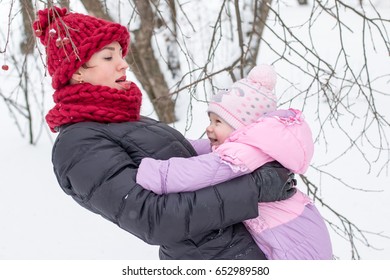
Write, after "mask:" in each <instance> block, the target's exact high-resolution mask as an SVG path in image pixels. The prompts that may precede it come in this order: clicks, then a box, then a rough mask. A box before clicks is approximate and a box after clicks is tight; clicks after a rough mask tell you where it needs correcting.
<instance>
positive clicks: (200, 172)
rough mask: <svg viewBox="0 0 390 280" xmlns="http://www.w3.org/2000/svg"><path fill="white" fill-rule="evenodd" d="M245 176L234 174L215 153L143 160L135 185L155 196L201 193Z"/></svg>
mask: <svg viewBox="0 0 390 280" xmlns="http://www.w3.org/2000/svg"><path fill="white" fill-rule="evenodd" d="M244 174H246V173H244V172H242V171H237V172H234V171H233V170H232V168H231V167H230V166H229V165H227V164H226V163H223V162H222V161H221V159H220V157H219V156H218V155H217V154H215V153H208V154H204V155H200V156H196V157H191V158H178V157H173V158H170V159H168V160H156V159H152V158H144V159H142V161H141V164H140V166H139V168H138V173H137V178H136V180H137V183H138V184H140V185H141V186H142V187H144V188H145V189H148V190H151V191H153V192H154V193H157V194H163V193H178V192H187V191H194V190H198V189H202V188H205V187H208V186H212V185H216V184H219V183H221V182H225V181H228V180H230V179H233V178H236V177H238V176H241V175H244Z"/></svg>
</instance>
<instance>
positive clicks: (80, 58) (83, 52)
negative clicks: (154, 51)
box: [33, 6, 130, 89]
mask: <svg viewBox="0 0 390 280" xmlns="http://www.w3.org/2000/svg"><path fill="white" fill-rule="evenodd" d="M33 28H34V32H35V35H36V36H37V37H38V38H39V39H40V41H41V43H42V44H43V45H44V46H45V49H46V60H47V69H48V71H49V74H50V76H52V86H53V88H54V89H60V88H62V87H63V86H65V85H67V84H68V82H69V80H70V79H71V77H72V75H73V74H74V73H75V72H76V71H77V69H79V68H80V66H82V65H83V64H84V63H86V62H87V61H88V60H89V59H90V58H91V56H92V55H93V54H94V53H96V52H97V51H99V50H101V49H102V48H103V47H104V46H106V45H108V44H110V43H112V42H114V41H117V42H118V43H119V44H120V45H121V47H122V55H123V56H125V55H126V54H127V51H128V46H129V43H130V34H129V31H128V30H127V28H126V27H125V26H123V25H120V24H118V23H114V22H109V21H106V20H103V19H100V18H97V17H94V16H89V15H84V14H78V13H69V12H68V10H67V9H66V8H59V7H55V6H53V7H49V8H46V9H43V10H40V11H38V14H37V19H36V20H35V21H34V23H33Z"/></svg>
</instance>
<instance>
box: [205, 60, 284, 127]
mask: <svg viewBox="0 0 390 280" xmlns="http://www.w3.org/2000/svg"><path fill="white" fill-rule="evenodd" d="M276 77H277V75H276V72H275V70H274V68H273V67H272V66H270V65H266V64H261V65H258V66H255V67H254V68H253V69H252V70H251V71H250V72H249V74H248V77H247V78H244V79H241V80H238V81H237V82H235V83H234V84H233V85H232V86H231V87H230V88H229V89H227V90H220V91H219V92H218V93H217V94H216V95H215V96H213V97H212V99H211V101H210V103H209V107H208V109H207V111H208V112H209V113H215V114H217V115H218V116H219V117H221V118H222V119H223V120H224V121H226V122H227V123H228V124H229V125H231V126H232V127H233V128H234V129H238V128H240V127H243V126H246V125H248V124H251V123H253V122H255V121H256V120H257V119H258V118H259V117H261V116H262V115H264V114H266V113H268V112H271V111H275V110H276V107H277V104H276V103H277V98H276V96H275V93H274V88H275V85H276Z"/></svg>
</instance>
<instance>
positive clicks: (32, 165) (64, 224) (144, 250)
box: [0, 0, 390, 260]
mask: <svg viewBox="0 0 390 280" xmlns="http://www.w3.org/2000/svg"><path fill="white" fill-rule="evenodd" d="M356 2H357V1H356ZM377 2H378V5H377V8H378V9H380V10H381V11H383V15H389V14H390V4H389V3H390V1H388V0H384V1H377ZM5 4H7V3H6V2H4V1H0V7H1V9H0V10H1V13H2V15H1V16H2V20H4V17H3V14H4V9H3V5H5ZM308 12H310V8H304V7H297V6H296V5H292V6H290V7H285V8H284V10H283V13H286V14H288V15H289V16H288V21H290V22H294V21H296V22H297V23H298V22H300V21H301V19H302V18H304V16H306V15H307V13H308ZM194 14H196V16H197V17H199V19H200V20H201V19H202V17H207V16H210V15H209V14H208V13H207V12H206V11H202V13H195V12H194ZM194 17H195V15H194ZM328 20H329V22H327V21H326V20H324V22H323V25H322V28H321V30H319V31H318V34H314V35H315V36H314V37H315V40H316V42H317V45H318V46H322V51H323V53H324V54H325V55H329V56H332V55H333V53H332V36H333V33H332V32H333V25H332V23H331V19H330V18H328ZM351 20H353V18H351ZM356 24H357V26H358V25H359V24H360V23H359V22H356ZM351 25H352V26H353V23H351ZM1 28H3V26H2V27H1ZM210 28H211V27H205V30H204V31H203V32H209V33H211V30H210ZM275 28H276V27H275ZM388 32H389V30H388ZM197 36H201V35H199V34H197ZM265 36H267V33H266V34H265ZM199 38H201V37H196V36H195V35H194V37H192V38H189V39H188V40H189V44H188V46H191V43H192V44H193V47H192V48H193V51H194V52H196V49H197V48H199V45H197V44H196V43H195V42H200V41H201V40H199ZM358 41H359V37H358V36H351V38H350V41H347V44H351V45H353V44H357V43H358ZM351 49H352V50H353V48H350V49H349V50H351ZM349 55H350V56H351V57H353V56H354V53H349ZM370 55H371V56H372V58H373V59H374V62H375V69H377V71H378V73H380V71H382V72H383V73H387V74H388V73H389V72H390V71H389V70H390V69H389V65H390V58H389V54H388V53H386V51H385V50H384V49H381V48H379V49H378V50H377V53H372V54H370ZM226 56H227V57H228V56H229V53H227V54H226ZM356 59H357V61H358V60H359V59H360V58H359V57H356ZM274 60H275V57H273V54H272V53H271V52H270V51H269V50H267V48H266V47H265V46H264V47H263V45H262V49H261V52H260V57H259V62H262V63H263V62H264V63H271V62H272V61H274ZM357 63H358V62H357ZM384 69H386V71H384ZM276 70H277V71H278V72H279V73H280V74H282V75H283V76H284V77H289V78H290V79H291V80H292V81H295V82H296V83H304V82H305V77H303V76H297V75H295V72H293V71H291V69H289V67H288V66H287V65H286V66H285V67H284V66H283V64H281V63H279V64H278V67H277V69H276ZM11 73H12V72H11V71H9V73H5V72H4V71H2V70H0V83H1V84H2V86H3V85H4V84H7V81H8V79H10V78H12V77H10V76H8V75H11ZM14 74H15V73H14ZM373 74H374V73H373ZM129 77H130V78H131V77H132V75H131V73H129ZM40 82H41V81H39V80H38V81H37V83H40ZM43 82H44V83H46V84H47V86H49V85H50V79H47V80H45V81H43ZM218 82H219V83H220V86H221V87H223V86H229V84H224V82H225V81H217V83H218ZM282 86H283V83H282V82H280V83H279V84H278V86H277V93H278V92H281V91H282V90H281V87H282ZM10 87H11V85H10ZM382 91H384V92H387V93H388V92H389V84H388V78H387V82H386V81H385V82H383V88H382ZM285 94H286V93H285ZM287 94H288V92H287ZM377 98H383V102H378V105H379V106H383V107H382V108H385V109H386V108H388V106H389V105H390V103H389V97H388V96H387V97H386V96H381V95H378V97H377ZM187 102H188V98H186V97H185V96H181V97H180V98H179V101H178V106H177V116H178V117H179V121H178V122H177V123H175V124H174V127H175V128H177V129H178V130H180V131H182V132H183V133H184V131H185V128H186V125H187V123H186V114H187V108H188V103H187ZM297 104H299V100H298V101H297ZM358 104H359V103H358ZM293 105H294V104H293ZM309 105H310V104H309ZM50 106H51V100H50V96H49V97H48V101H47V108H50ZM193 106H194V111H193V112H194V121H193V124H192V126H191V128H190V129H189V130H188V131H186V136H187V137H188V138H197V137H199V136H200V135H202V133H203V130H204V128H205V127H206V125H207V124H208V119H207V116H206V114H205V109H206V107H205V105H204V104H203V103H196V104H193ZM357 106H359V105H357ZM311 108H312V109H313V108H314V109H315V108H316V107H315V106H313V107H310V106H306V107H305V111H304V113H305V115H306V118H307V120H308V121H309V123H311V125H312V127H313V130H314V132H315V129H316V121H315V119H314V113H315V112H314V111H311ZM314 109H313V110H314ZM388 111H389V110H388ZM382 112H385V111H384V110H382ZM142 114H144V115H148V116H151V117H155V115H154V114H153V110H152V107H151V106H150V104H149V102H148V100H147V97H146V94H145V95H144V101H143V107H142ZM389 119H390V113H388V115H387V120H389ZM345 125H346V127H349V129H351V128H350V126H351V122H349V121H348V120H345ZM357 129H359V126H357ZM23 130H24V131H27V127H26V128H23ZM327 131H328V135H327V137H328V139H327V140H328V146H327V147H326V146H325V145H324V143H323V142H322V143H321V141H319V142H318V143H317V144H316V153H315V156H314V159H313V163H315V164H316V165H320V164H321V163H326V162H328V161H330V159H332V158H333V157H334V156H335V155H337V154H338V153H339V152H340V151H341V150H342V149H343V148H344V147H345V146H343V144H345V143H343V142H342V141H340V139H342V138H340V134H339V132H338V130H337V129H334V130H332V129H328V130H327ZM388 132H389V131H387V136H388V137H390V135H389V133H388ZM314 134H315V133H314ZM54 139H55V135H54V134H52V135H50V136H48V135H47V134H46V133H45V132H44V133H43V134H42V136H41V137H40V140H39V142H38V143H37V144H36V145H35V146H32V145H29V144H28V141H27V139H26V138H22V137H21V135H20V132H19V130H18V129H17V128H16V126H15V123H14V122H13V120H12V118H11V117H10V115H9V112H8V109H7V107H6V106H5V104H4V103H3V102H2V101H0V259H3V260H4V259H13V260H21V259H23V260H45V259H47V260H48V259H56V260H65V259H76V260H77V259H91V260H98V259H112V260H119V259H121V260H123V259H126V260H132V259H133V260H136V259H137V260H140V259H145V260H156V259H158V247H157V246H151V245H148V244H145V243H144V242H143V241H141V240H139V239H137V238H136V237H133V236H132V235H131V234H129V233H127V232H125V231H123V230H121V229H120V228H118V227H116V226H115V225H113V224H112V223H110V222H108V221H106V220H104V219H103V218H101V217H100V216H97V215H95V214H93V213H91V212H89V211H87V210H85V209H83V208H81V207H80V206H79V205H78V204H76V203H75V202H74V201H73V200H72V199H71V198H70V197H68V196H67V195H65V194H64V193H63V192H62V190H61V189H60V187H59V186H58V184H57V181H56V178H55V176H54V173H53V172H52V165H51V147H52V143H53V141H54ZM375 155H376V153H375V151H372V152H370V151H369V150H368V151H367V154H366V156H367V157H368V158H369V159H370V160H372V161H373V162H374V160H375ZM387 157H388V154H387ZM381 160H382V161H383V159H382V158H381ZM375 168H377V169H378V168H379V167H375V165H374V169H375ZM328 171H329V172H332V173H333V174H334V176H335V177H340V178H343V179H344V180H345V181H347V182H348V183H350V184H351V185H353V184H358V185H359V186H362V187H364V191H359V190H352V189H350V188H346V187H344V186H340V185H336V184H334V183H331V181H329V183H327V181H326V180H327V179H325V178H324V179H323V180H324V181H322V187H321V190H320V194H321V196H322V197H324V198H326V199H327V201H328V202H329V203H330V204H331V205H332V206H333V207H334V208H335V209H337V211H338V212H340V213H342V214H343V215H344V216H345V217H347V218H349V219H350V220H352V221H353V222H354V223H355V224H356V225H358V226H359V227H361V228H362V229H363V230H365V231H367V236H368V242H369V244H370V245H371V246H372V247H366V246H364V245H363V244H362V243H356V244H355V245H356V246H357V247H358V249H359V252H360V254H361V258H362V259H370V260H385V259H390V239H389V238H386V237H384V236H390V207H389V200H390V189H389V187H390V178H389V175H388V174H386V172H381V173H380V175H379V176H377V174H378V170H373V172H370V173H368V166H367V164H366V163H365V162H364V160H362V158H361V157H360V156H359V155H358V154H353V153H351V154H350V155H348V156H345V157H343V159H341V160H339V161H337V162H336V163H335V164H333V165H332V167H330V168H329V169H328ZM313 172H314V171H313V170H309V171H308V174H307V175H311V174H314V173H313ZM318 207H319V210H320V211H321V212H322V213H323V215H324V216H325V217H326V218H329V219H333V220H334V219H335V217H334V216H332V215H331V214H330V213H329V212H328V211H326V209H323V208H321V207H320V206H318ZM330 233H331V237H332V241H333V246H334V254H335V256H336V257H337V258H339V259H349V258H350V248H349V243H348V241H347V240H345V239H344V238H342V237H340V236H339V235H338V234H336V233H335V232H334V231H333V230H331V229H330ZM370 233H372V234H370ZM378 234H380V235H382V237H381V236H379V235H378Z"/></svg>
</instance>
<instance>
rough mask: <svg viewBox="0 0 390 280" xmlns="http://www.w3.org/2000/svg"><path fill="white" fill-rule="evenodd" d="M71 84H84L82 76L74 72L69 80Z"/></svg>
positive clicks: (78, 72)
mask: <svg viewBox="0 0 390 280" xmlns="http://www.w3.org/2000/svg"><path fill="white" fill-rule="evenodd" d="M70 81H71V84H81V83H84V81H83V74H82V73H81V72H80V71H76V72H75V73H74V74H73V75H72V78H71V79H70Z"/></svg>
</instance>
